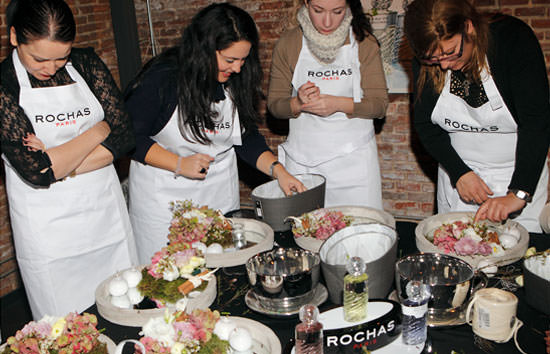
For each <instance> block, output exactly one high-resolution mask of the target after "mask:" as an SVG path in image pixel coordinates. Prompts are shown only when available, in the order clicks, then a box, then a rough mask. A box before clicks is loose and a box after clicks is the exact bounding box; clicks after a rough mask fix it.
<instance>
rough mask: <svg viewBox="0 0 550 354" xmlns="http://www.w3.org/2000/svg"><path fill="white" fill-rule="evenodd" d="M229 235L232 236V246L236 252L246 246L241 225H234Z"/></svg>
mask: <svg viewBox="0 0 550 354" xmlns="http://www.w3.org/2000/svg"><path fill="white" fill-rule="evenodd" d="M231 234H232V236H233V245H234V246H235V248H236V249H237V250H240V249H241V248H244V247H245V246H246V236H245V234H244V227H243V224H241V223H234V224H233V230H232V231H231Z"/></svg>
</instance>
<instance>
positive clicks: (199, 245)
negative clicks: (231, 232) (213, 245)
mask: <svg viewBox="0 0 550 354" xmlns="http://www.w3.org/2000/svg"><path fill="white" fill-rule="evenodd" d="M191 247H192V248H195V249H197V250H199V251H201V253H202V254H206V249H207V247H206V244H205V243H202V242H193V243H192V244H191Z"/></svg>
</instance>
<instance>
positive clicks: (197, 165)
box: [174, 154, 214, 179]
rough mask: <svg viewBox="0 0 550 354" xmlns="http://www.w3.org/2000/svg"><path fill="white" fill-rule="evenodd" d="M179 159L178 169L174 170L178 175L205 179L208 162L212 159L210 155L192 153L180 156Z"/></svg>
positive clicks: (208, 166)
mask: <svg viewBox="0 0 550 354" xmlns="http://www.w3.org/2000/svg"><path fill="white" fill-rule="evenodd" d="M179 159H181V162H180V166H179V170H177V171H174V172H175V173H176V174H178V175H180V176H185V177H187V178H196V179H205V178H206V175H207V174H208V169H209V168H210V164H211V163H212V162H213V161H214V158H213V157H212V156H210V155H206V154H194V155H191V156H187V157H183V156H180V157H179ZM176 169H177V167H176Z"/></svg>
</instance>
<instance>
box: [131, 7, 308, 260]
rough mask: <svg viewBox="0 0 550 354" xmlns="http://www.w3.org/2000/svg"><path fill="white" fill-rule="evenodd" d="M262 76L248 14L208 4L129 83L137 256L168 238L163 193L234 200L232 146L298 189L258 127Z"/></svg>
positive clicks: (218, 203)
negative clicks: (171, 45) (177, 40)
mask: <svg viewBox="0 0 550 354" xmlns="http://www.w3.org/2000/svg"><path fill="white" fill-rule="evenodd" d="M261 78H262V71H261V67H260V61H259V56H258V32H257V29H256V25H255V23H254V20H253V19H252V17H250V15H249V14H248V13H246V12H245V11H244V10H242V9H240V8H238V7H235V6H233V5H230V4H213V5H210V6H208V7H206V8H204V9H203V10H201V11H200V12H199V13H198V14H197V15H195V17H193V19H192V20H191V23H190V25H189V26H188V27H187V28H186V29H185V31H184V33H183V37H182V39H181V43H180V45H179V46H178V47H176V48H172V49H169V50H168V51H166V52H165V53H163V54H161V55H160V56H159V57H157V58H154V59H153V60H152V61H150V62H149V63H148V64H147V65H146V67H145V68H144V70H143V71H142V73H141V74H140V75H139V76H138V78H137V79H136V80H135V83H133V84H132V85H131V86H130V90H129V93H128V94H127V99H126V106H127V108H128V111H129V113H130V116H131V118H132V120H133V123H134V130H135V134H136V140H137V141H136V145H137V148H136V152H135V154H134V156H133V158H134V161H132V164H131V166H130V219H131V221H132V225H133V227H134V230H135V234H136V240H137V246H138V253H139V259H140V261H141V262H142V263H148V262H150V257H151V256H152V255H153V253H154V252H156V251H158V250H159V249H160V248H161V247H162V246H164V245H165V244H166V242H167V235H168V228H169V225H170V220H171V213H170V209H169V207H170V205H169V203H170V201H174V200H183V199H189V200H192V201H193V202H194V203H195V204H199V205H208V207H210V208H213V209H220V210H221V211H222V212H224V213H226V212H228V211H231V210H235V209H238V208H239V181H238V173H237V163H236V156H235V151H236V152H237V153H238V154H239V156H240V157H241V158H243V159H244V160H245V161H246V162H248V163H249V164H251V165H253V166H255V167H257V168H258V169H259V170H260V171H262V172H264V173H266V174H269V175H270V176H272V177H274V178H277V179H278V181H279V185H280V186H281V188H282V189H283V191H284V192H285V193H286V194H290V193H292V192H302V191H303V190H304V189H305V187H304V186H303V185H302V183H301V182H300V181H298V180H297V179H296V178H294V177H292V176H291V175H290V174H289V173H288V172H287V171H286V170H285V169H284V167H282V166H281V165H280V164H278V162H277V159H276V158H275V156H274V155H273V153H272V152H271V151H270V150H269V148H268V147H267V145H266V143H265V139H264V138H263V137H262V136H261V135H260V134H259V132H258V130H257V128H256V125H255V122H257V121H259V119H260V117H259V114H258V110H257V106H258V104H259V101H260V99H261V97H262V93H261ZM241 134H242V136H241Z"/></svg>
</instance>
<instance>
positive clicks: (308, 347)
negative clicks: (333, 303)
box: [295, 304, 323, 354]
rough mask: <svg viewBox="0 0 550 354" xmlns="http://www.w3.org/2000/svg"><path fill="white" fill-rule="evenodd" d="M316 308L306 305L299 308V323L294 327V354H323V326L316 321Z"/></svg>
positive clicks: (317, 314) (317, 312)
mask: <svg viewBox="0 0 550 354" xmlns="http://www.w3.org/2000/svg"><path fill="white" fill-rule="evenodd" d="M318 317H319V310H318V309H317V306H315V305H311V304H307V305H304V306H302V307H301V308H300V321H302V322H301V323H298V324H297V325H296V330H295V336H296V350H295V352H296V354H323V325H322V324H321V323H320V322H319V321H318V320H317V319H318Z"/></svg>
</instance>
